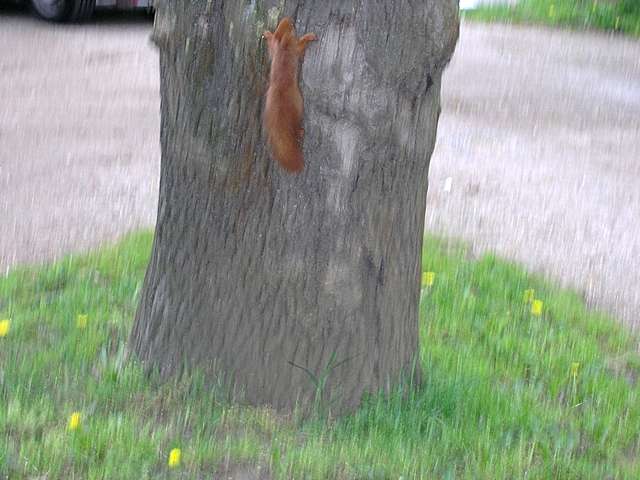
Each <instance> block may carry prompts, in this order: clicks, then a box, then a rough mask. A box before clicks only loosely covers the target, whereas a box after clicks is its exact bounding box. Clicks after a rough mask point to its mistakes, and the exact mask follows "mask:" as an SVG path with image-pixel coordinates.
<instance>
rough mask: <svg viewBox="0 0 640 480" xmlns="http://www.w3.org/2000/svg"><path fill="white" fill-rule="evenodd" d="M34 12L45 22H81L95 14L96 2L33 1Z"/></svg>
mask: <svg viewBox="0 0 640 480" xmlns="http://www.w3.org/2000/svg"><path fill="white" fill-rule="evenodd" d="M31 6H32V7H33V10H35V12H36V13H37V14H38V15H39V16H40V17H42V18H44V19H45V20H51V21H54V22H65V21H72V22H81V21H83V20H87V19H88V18H89V17H91V15H92V14H93V10H94V8H95V6H96V1H95V0H31Z"/></svg>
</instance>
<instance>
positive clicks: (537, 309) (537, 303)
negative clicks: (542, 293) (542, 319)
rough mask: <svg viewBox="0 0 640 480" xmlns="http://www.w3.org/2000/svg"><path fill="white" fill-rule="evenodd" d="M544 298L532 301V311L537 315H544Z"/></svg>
mask: <svg viewBox="0 0 640 480" xmlns="http://www.w3.org/2000/svg"><path fill="white" fill-rule="evenodd" d="M542 305H543V304H542V300H534V301H533V302H531V313H532V314H533V315H535V316H536V317H539V316H540V315H542Z"/></svg>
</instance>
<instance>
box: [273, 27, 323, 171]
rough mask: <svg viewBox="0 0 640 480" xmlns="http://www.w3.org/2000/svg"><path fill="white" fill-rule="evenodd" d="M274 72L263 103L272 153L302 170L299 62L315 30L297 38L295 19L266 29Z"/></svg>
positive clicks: (284, 163)
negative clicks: (274, 29) (272, 29)
mask: <svg viewBox="0 0 640 480" xmlns="http://www.w3.org/2000/svg"><path fill="white" fill-rule="evenodd" d="M263 36H264V38H265V39H266V40H267V47H268V49H269V57H270V58H271V72H270V73H269V88H268V89H267V96H266V101H265V106H264V117H263V122H264V128H265V130H266V132H267V143H268V144H269V147H270V149H271V156H272V157H273V158H274V159H275V160H277V161H278V163H280V165H281V166H282V168H284V169H285V170H288V171H289V172H293V173H298V172H300V171H302V168H303V166H304V159H303V158H302V148H301V143H302V135H303V129H302V113H303V103H302V94H301V93H300V87H299V86H298V63H299V61H300V59H301V58H302V56H303V55H304V50H305V48H306V47H307V43H309V42H312V41H314V40H317V37H316V36H315V34H313V33H307V34H306V35H304V36H302V37H300V38H297V37H296V32H295V28H294V26H293V21H292V20H291V18H289V17H285V18H283V19H282V20H280V23H279V24H278V28H276V31H275V32H273V33H272V32H269V31H267V32H264V34H263Z"/></svg>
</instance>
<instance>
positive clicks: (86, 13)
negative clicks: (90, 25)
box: [69, 0, 96, 22]
mask: <svg viewBox="0 0 640 480" xmlns="http://www.w3.org/2000/svg"><path fill="white" fill-rule="evenodd" d="M73 3H74V5H73V8H72V9H71V13H70V15H69V20H71V21H72V22H82V21H84V20H87V19H88V18H90V17H91V15H93V10H94V8H96V0H75V1H74V2H73Z"/></svg>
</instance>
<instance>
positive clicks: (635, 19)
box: [463, 0, 640, 37]
mask: <svg viewBox="0 0 640 480" xmlns="http://www.w3.org/2000/svg"><path fill="white" fill-rule="evenodd" d="M463 15H464V16H465V17H466V18H470V19H477V20H484V21H501V22H514V23H539V24H543V25H554V26H563V27H572V28H579V29H598V30H605V31H610V32H622V33H626V34H629V35H634V36H636V37H637V36H640V1H639V0H519V1H518V3H517V4H516V5H514V6H508V5H493V6H492V5H485V6H481V7H480V8H478V9H476V10H470V11H466V12H464V14H463Z"/></svg>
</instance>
